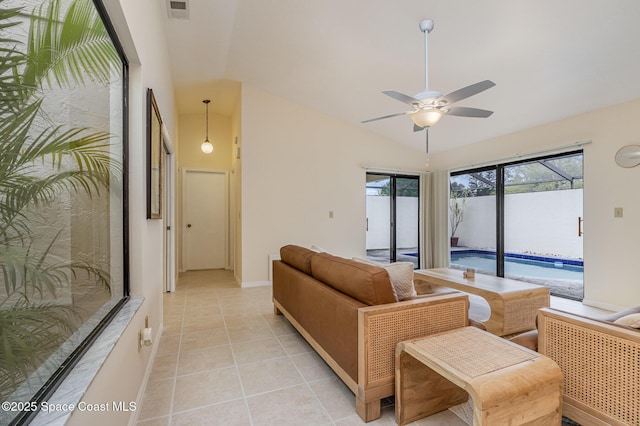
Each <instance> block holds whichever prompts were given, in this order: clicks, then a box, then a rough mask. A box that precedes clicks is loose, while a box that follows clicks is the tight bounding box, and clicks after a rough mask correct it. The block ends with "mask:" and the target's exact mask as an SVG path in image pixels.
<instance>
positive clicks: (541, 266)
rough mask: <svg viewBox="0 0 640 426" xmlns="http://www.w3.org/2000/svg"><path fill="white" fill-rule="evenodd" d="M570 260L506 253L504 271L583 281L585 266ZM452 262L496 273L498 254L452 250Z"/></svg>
mask: <svg viewBox="0 0 640 426" xmlns="http://www.w3.org/2000/svg"><path fill="white" fill-rule="evenodd" d="M568 262H570V261H567V260H563V259H556V258H544V257H539V256H535V259H530V258H526V256H523V257H522V258H520V257H518V258H515V257H510V256H509V255H505V260H504V273H505V275H518V276H527V277H537V278H553V279H562V280H577V281H582V280H583V266H582V265H575V264H570V263H568ZM451 263H452V264H455V265H460V266H463V267H468V268H474V269H477V270H478V271H483V272H487V273H493V274H495V270H496V255H495V253H491V252H479V251H475V250H474V251H458V252H456V251H454V252H451Z"/></svg>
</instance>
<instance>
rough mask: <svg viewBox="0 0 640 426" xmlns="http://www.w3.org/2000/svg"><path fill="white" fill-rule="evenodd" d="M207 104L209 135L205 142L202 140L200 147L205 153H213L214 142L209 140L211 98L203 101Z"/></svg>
mask: <svg viewBox="0 0 640 426" xmlns="http://www.w3.org/2000/svg"><path fill="white" fill-rule="evenodd" d="M202 102H203V103H204V104H205V110H206V112H205V114H206V118H205V120H206V123H207V136H206V137H205V139H204V142H202V145H200V149H201V150H202V152H204V153H205V154H211V153H212V152H213V144H212V143H211V142H209V102H211V100H210V99H205V100H204V101H202Z"/></svg>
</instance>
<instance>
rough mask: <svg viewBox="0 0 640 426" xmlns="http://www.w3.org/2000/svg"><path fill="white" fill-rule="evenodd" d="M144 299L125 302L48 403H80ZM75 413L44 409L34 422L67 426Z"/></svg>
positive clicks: (68, 404)
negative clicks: (67, 422) (46, 410)
mask: <svg viewBox="0 0 640 426" xmlns="http://www.w3.org/2000/svg"><path fill="white" fill-rule="evenodd" d="M143 301H144V298H141V297H140V298H131V299H129V300H128V301H127V303H125V305H124V306H123V307H122V308H121V309H120V310H119V311H118V313H117V314H116V315H115V317H114V318H113V320H111V322H110V323H109V325H107V327H106V328H105V329H104V331H103V332H102V333H101V334H100V336H99V337H98V338H97V339H96V341H95V342H94V343H93V345H92V346H91V348H89V350H87V352H86V353H85V354H84V356H83V357H82V358H81V359H80V360H79V361H78V363H77V364H76V366H75V367H74V368H73V370H71V372H70V373H69V375H68V376H67V377H66V378H65V379H64V380H63V381H62V383H61V384H60V386H59V387H58V389H56V391H55V392H54V393H53V395H51V397H50V398H48V399H47V403H48V404H56V406H58V404H61V405H60V406H61V407H64V406H65V405H62V404H66V406H70V405H73V406H77V404H78V403H79V402H80V401H81V399H82V397H83V396H84V394H85V392H86V391H87V389H88V388H89V385H90V384H91V382H92V381H93V379H94V378H95V377H96V375H97V374H98V371H100V368H101V367H102V365H103V364H104V363H105V361H106V359H107V357H108V356H109V354H110V353H111V351H112V350H113V348H114V347H115V345H116V344H117V343H118V341H119V340H120V337H121V336H122V334H123V333H124V331H125V330H126V328H127V327H128V325H129V323H130V322H131V320H132V319H133V317H134V315H135V314H136V312H137V311H138V309H139V308H140V306H142V302H143ZM72 413H73V410H59V411H54V410H51V411H48V412H45V411H42V410H41V411H40V412H39V413H38V414H37V415H36V417H35V418H34V419H33V421H32V422H31V423H30V425H33V426H37V425H47V426H51V425H64V424H65V422H66V421H67V420H68V419H69V417H70V416H71V414H72Z"/></svg>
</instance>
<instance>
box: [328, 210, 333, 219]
mask: <svg viewBox="0 0 640 426" xmlns="http://www.w3.org/2000/svg"><path fill="white" fill-rule="evenodd" d="M329 219H333V210H329Z"/></svg>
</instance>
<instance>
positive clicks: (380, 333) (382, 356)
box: [358, 292, 469, 402]
mask: <svg viewBox="0 0 640 426" xmlns="http://www.w3.org/2000/svg"><path fill="white" fill-rule="evenodd" d="M468 310H469V299H468V297H467V295H466V294H464V293H461V292H456V293H452V294H445V295H433V296H431V297H427V298H418V299H412V300H406V301H402V302H397V303H389V304H385V305H378V306H367V307H364V308H360V309H358V397H359V398H361V399H362V400H363V401H364V402H369V401H371V400H374V399H379V398H383V397H386V396H390V395H393V393H394V379H395V350H396V345H397V344H398V343H399V342H402V341H405V340H411V339H416V338H419V337H423V336H428V335H430V334H434V333H439V332H442V331H447V330H452V329H455V328H459V327H465V326H467V325H468Z"/></svg>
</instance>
